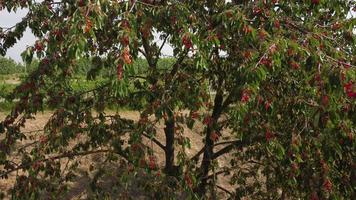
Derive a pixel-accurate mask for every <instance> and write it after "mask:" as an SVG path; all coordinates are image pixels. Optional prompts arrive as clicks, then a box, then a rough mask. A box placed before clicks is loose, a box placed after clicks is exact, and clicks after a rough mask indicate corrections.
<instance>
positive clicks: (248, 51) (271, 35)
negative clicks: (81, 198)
mask: <svg viewBox="0 0 356 200" xmlns="http://www.w3.org/2000/svg"><path fill="white" fill-rule="evenodd" d="M18 7H27V8H29V13H28V15H27V16H26V17H25V18H24V20H23V21H22V22H20V23H19V24H17V25H16V26H15V27H14V28H13V29H9V30H5V31H4V30H3V31H2V34H0V36H1V37H0V38H1V41H0V43H1V46H0V48H1V49H2V50H1V52H3V53H4V52H6V49H7V48H9V47H10V46H11V45H13V44H14V43H15V42H16V40H17V39H18V38H20V37H21V35H22V32H23V31H24V29H25V28H24V27H26V26H29V27H30V28H31V29H32V31H33V32H34V34H35V35H36V36H37V37H38V41H37V42H36V44H35V45H34V46H33V47H30V48H28V49H27V51H26V52H25V53H24V54H23V55H24V60H26V61H27V62H31V60H32V57H33V55H34V54H36V55H37V56H38V57H39V58H40V63H39V67H38V68H37V69H36V70H35V71H34V72H33V73H31V75H29V76H28V78H27V79H26V80H25V81H24V82H23V83H22V84H21V85H20V86H19V87H18V88H17V89H16V90H15V92H14V94H13V98H14V99H19V102H18V103H17V104H16V107H15V108H14V109H13V111H12V112H11V113H10V114H9V115H8V116H7V117H6V119H5V120H4V121H3V122H2V123H1V125H0V130H1V131H0V132H4V133H5V134H4V136H3V139H2V140H1V142H0V147H1V150H2V151H1V152H0V164H1V166H3V169H2V171H1V172H0V176H2V177H5V178H6V176H7V175H8V174H9V173H11V172H14V171H18V170H24V171H25V172H28V173H24V174H21V175H18V178H17V182H16V185H15V186H14V189H13V190H12V195H13V196H19V197H31V198H36V197H40V196H43V195H58V194H62V192H63V190H65V189H66V183H67V182H69V181H71V180H72V179H73V173H72V170H67V169H72V168H75V167H77V165H78V158H79V157H81V156H85V155H89V154H94V153H101V154H103V157H105V162H103V163H106V162H111V163H116V164H117V165H118V166H120V168H121V169H122V171H120V173H119V177H120V179H118V180H120V181H117V184H118V187H119V188H124V187H123V183H124V182H126V183H129V182H130V180H132V179H135V178H134V177H133V176H132V175H130V173H131V171H135V172H138V173H139V174H140V173H142V172H143V171H145V172H144V173H146V176H148V177H147V178H146V180H145V181H146V183H148V182H149V183H152V184H150V186H147V187H144V188H146V189H147V190H148V191H150V192H151V194H153V195H156V196H151V198H168V196H170V197H178V196H179V195H181V191H183V190H184V191H186V193H184V195H190V198H199V197H212V198H218V197H217V194H218V192H217V189H219V190H222V191H224V192H226V193H228V194H229V195H230V196H231V198H242V197H253V198H266V199H268V198H281V199H285V198H287V197H288V198H310V199H324V198H335V199H338V198H346V199H348V198H354V197H355V183H354V180H355V176H356V175H355V172H354V171H355V138H354V134H355V128H354V121H355V115H354V114H353V113H354V112H355V84H354V80H355V56H354V55H355V35H354V32H353V29H354V26H355V19H353V18H348V17H347V15H348V13H349V12H350V10H352V9H354V7H355V3H354V2H353V1H348V0H343V1H331V0H330V1H327V0H324V1H322V0H320V1H319V0H318V1H316V0H304V1H277V0H271V1H264V0H261V1H232V2H225V1H222V0H211V1H203V0H198V1H185V0H184V1H135V0H134V1H109V0H96V1H86V0H80V1H72V0H63V1H44V2H42V3H34V2H32V1H23V0H22V1H5V2H3V3H1V4H0V8H6V9H8V10H14V9H16V8H18ZM157 37H158V38H160V42H158V41H157V40H156V38H157ZM165 44H170V45H171V46H172V48H173V53H174V57H175V59H171V60H167V62H164V63H163V64H162V65H161V66H159V62H160V61H161V59H160V58H161V57H162V52H161V51H162V48H163V46H164V45H165ZM140 56H141V57H142V58H143V59H144V60H143V59H142V58H140ZM84 57H89V58H90V59H91V63H92V65H91V67H90V69H89V70H88V72H87V78H88V79H89V80H95V79H97V78H98V74H100V73H101V71H103V70H104V69H106V70H107V72H106V73H105V75H106V76H105V77H104V80H103V81H101V82H100V83H98V85H97V87H95V88H94V89H90V90H88V91H85V92H79V93H78V92H76V91H75V90H73V88H72V87H71V84H70V79H71V77H73V75H74V74H75V73H74V72H75V71H76V70H77V69H76V68H77V65H76V63H78V60H80V59H82V58H84ZM140 62H141V63H147V67H144V68H139V69H138V68H137V67H135V63H140ZM136 66H137V65H136ZM129 104H137V105H140V106H139V107H137V110H138V111H139V112H140V119H139V120H138V121H133V120H130V119H125V118H122V117H121V116H120V113H119V112H116V113H115V114H107V112H106V111H105V108H107V107H108V106H110V105H118V106H126V105H129ZM44 106H49V107H51V108H53V109H55V112H54V114H53V116H52V117H51V118H50V119H49V121H48V123H47V125H46V127H45V130H44V133H43V135H42V136H41V138H40V139H39V141H38V142H37V143H34V146H33V147H32V148H31V149H29V150H27V151H26V150H20V149H14V148H12V147H13V146H14V145H15V144H16V142H17V141H18V140H21V139H25V138H26V134H25V133H23V132H21V131H20V127H21V126H22V125H24V124H25V122H26V120H27V119H30V118H32V117H33V116H34V115H35V114H36V113H37V112H38V111H41V110H43V108H44ZM160 122H162V123H163V124H164V134H165V141H164V142H160V141H159V140H157V139H156V136H157V135H156V133H157V128H156V127H157V125H158V124H159V123H160ZM194 123H202V124H203V128H202V129H201V130H198V132H199V133H198V134H200V135H202V138H203V148H202V149H201V150H200V151H198V152H196V155H194V156H189V155H188V154H187V150H188V149H189V147H190V138H189V137H187V135H186V134H185V132H184V129H186V128H187V127H188V128H192V127H193V126H194ZM78 138H80V141H79V142H78ZM144 140H149V141H151V142H152V144H155V146H157V147H158V148H161V149H162V151H163V152H164V154H165V164H164V166H158V165H157V163H156V159H157V151H154V150H153V145H151V146H149V145H145V142H144ZM73 142H74V143H75V144H74V145H73ZM126 142H127V144H126ZM14 152H17V153H19V154H20V155H21V156H22V160H21V161H20V162H18V163H13V162H11V159H10V155H12V154H13V153H14ZM222 156H227V157H228V159H229V163H228V164H225V163H224V164H223V166H218V165H219V159H220V158H221V157H222ZM63 158H68V160H69V161H68V163H70V166H71V167H69V168H67V167H65V169H63V166H62V167H61V165H62V164H61V162H60V161H59V160H60V159H63ZM117 160H121V162H118V161H117ZM161 168H162V169H163V171H162V172H163V174H164V175H163V176H159V177H158V178H157V172H159V171H160V169H161ZM125 169H127V170H125ZM109 171H110V170H109ZM125 171H126V172H125ZM127 171H129V172H130V173H128V172H127ZM95 172H96V173H95V176H94V178H93V180H92V188H93V191H94V192H96V193H97V194H98V195H100V194H101V191H100V190H99V189H98V184H97V183H98V180H100V179H103V178H105V174H106V173H107V171H105V169H102V168H98V169H96V171H95ZM147 174H148V175H147ZM223 175H229V176H230V177H231V182H230V184H231V185H232V186H233V187H234V188H235V190H234V191H229V190H226V189H224V188H222V187H221V186H219V185H217V184H216V183H217V182H218V180H219V177H221V176H223ZM142 176H144V175H142ZM167 183H168V184H167ZM178 186H179V187H178ZM177 187H178V188H180V189H178V190H176V189H175V188H177ZM207 188H209V190H207ZM113 191H114V190H112V193H113ZM153 191H155V192H156V193H154V192H153ZM159 191H161V192H159ZM162 191H165V192H164V193H162ZM167 191H168V192H167ZM112 193H111V194H110V195H113V194H112ZM166 195H168V196H166ZM181 197H182V196H181ZM185 197H186V198H188V197H187V196H185Z"/></svg>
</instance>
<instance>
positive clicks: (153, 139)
mask: <svg viewBox="0 0 356 200" xmlns="http://www.w3.org/2000/svg"><path fill="white" fill-rule="evenodd" d="M142 135H143V136H145V137H146V138H147V139H150V140H152V142H154V143H155V144H157V145H158V146H159V147H160V148H162V149H163V150H164V151H165V150H166V147H165V146H164V145H163V144H162V143H161V142H160V141H158V140H157V139H156V138H154V137H150V136H149V135H147V134H146V133H142Z"/></svg>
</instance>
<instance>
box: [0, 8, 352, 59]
mask: <svg viewBox="0 0 356 200" xmlns="http://www.w3.org/2000/svg"><path fill="white" fill-rule="evenodd" d="M26 13H27V10H26V9H19V10H17V12H11V13H9V12H7V11H6V10H2V11H0V27H11V26H13V25H15V24H16V23H18V22H20V21H21V19H22V18H23V17H24V16H25V15H26ZM349 15H350V17H355V16H356V12H353V11H351V12H350V13H349ZM156 40H157V43H158V44H160V43H161V41H159V39H158V38H156ZM35 41H36V38H35V36H34V35H33V34H32V33H31V31H30V29H29V28H27V29H26V31H25V33H24V36H23V37H22V38H21V40H20V41H18V42H17V43H16V44H15V45H14V46H13V47H11V48H10V49H8V51H7V54H6V57H10V58H12V59H14V60H15V61H16V62H22V58H21V53H22V52H23V51H24V50H25V49H26V47H27V46H30V45H33V44H34V43H35ZM162 53H163V55H166V56H172V55H173V50H172V48H171V47H170V46H169V45H165V46H164V48H163V49H162Z"/></svg>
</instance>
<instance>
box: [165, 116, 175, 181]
mask: <svg viewBox="0 0 356 200" xmlns="http://www.w3.org/2000/svg"><path fill="white" fill-rule="evenodd" d="M174 125H175V121H174V117H173V115H172V114H171V113H170V114H169V116H168V119H167V120H166V121H165V126H166V127H165V128H164V133H165V135H166V149H165V154H166V165H165V173H166V174H167V175H170V176H173V175H174Z"/></svg>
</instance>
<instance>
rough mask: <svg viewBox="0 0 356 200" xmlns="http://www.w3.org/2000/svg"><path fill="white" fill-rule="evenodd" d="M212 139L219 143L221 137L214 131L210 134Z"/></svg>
mask: <svg viewBox="0 0 356 200" xmlns="http://www.w3.org/2000/svg"><path fill="white" fill-rule="evenodd" d="M210 139H211V140H212V141H214V142H216V141H218V139H219V135H218V134H217V133H216V132H215V131H214V132H212V133H211V134H210Z"/></svg>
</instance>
